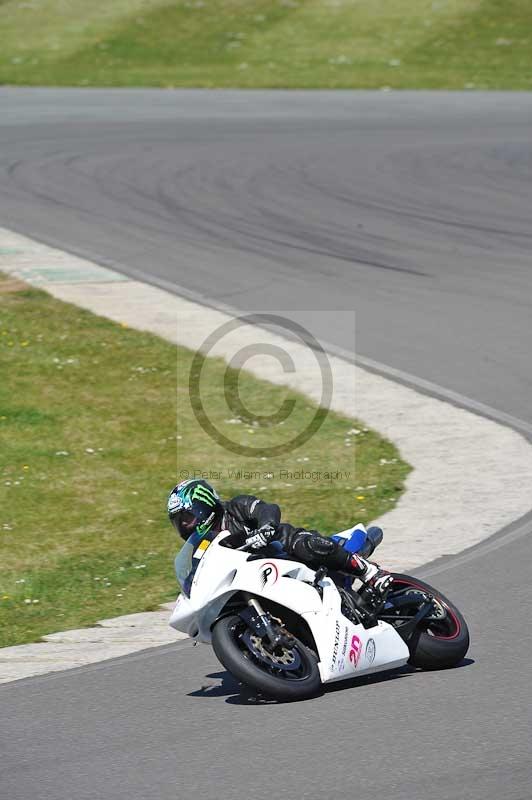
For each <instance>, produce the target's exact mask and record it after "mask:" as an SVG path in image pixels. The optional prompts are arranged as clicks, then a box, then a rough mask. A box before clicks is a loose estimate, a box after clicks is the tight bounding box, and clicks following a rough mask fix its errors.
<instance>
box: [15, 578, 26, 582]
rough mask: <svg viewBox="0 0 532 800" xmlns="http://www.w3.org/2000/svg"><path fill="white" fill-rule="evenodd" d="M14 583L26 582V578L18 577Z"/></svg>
mask: <svg viewBox="0 0 532 800" xmlns="http://www.w3.org/2000/svg"><path fill="white" fill-rule="evenodd" d="M15 583H26V579H25V578H19V579H18V581H15Z"/></svg>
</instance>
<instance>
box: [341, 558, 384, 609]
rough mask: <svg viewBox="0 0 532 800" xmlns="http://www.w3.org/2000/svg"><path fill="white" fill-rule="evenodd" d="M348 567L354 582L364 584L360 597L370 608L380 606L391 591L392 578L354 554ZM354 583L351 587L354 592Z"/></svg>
mask: <svg viewBox="0 0 532 800" xmlns="http://www.w3.org/2000/svg"><path fill="white" fill-rule="evenodd" d="M350 566H351V572H352V573H354V574H355V576H356V578H355V580H360V581H362V583H363V584H364V586H363V588H362V589H360V591H359V595H360V597H362V598H363V599H364V600H366V601H367V602H368V605H369V606H370V607H372V608H376V607H377V606H380V605H381V604H382V603H383V602H384V601H385V600H386V596H387V594H388V592H389V591H390V589H391V586H392V583H393V577H392V576H391V575H390V573H389V572H386V570H384V569H381V568H380V567H379V566H377V564H372V563H371V562H370V561H366V559H365V558H362V557H361V556H359V555H356V554H355V555H353V556H352V557H351V563H350ZM354 583H355V581H353V585H352V589H353V590H355V587H354Z"/></svg>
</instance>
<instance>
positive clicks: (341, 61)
mask: <svg viewBox="0 0 532 800" xmlns="http://www.w3.org/2000/svg"><path fill="white" fill-rule="evenodd" d="M352 63H353V62H352V61H351V59H350V58H348V57H347V56H344V55H340V56H333V57H332V58H330V59H329V64H333V65H334V66H337V65H338V66H342V65H347V64H352Z"/></svg>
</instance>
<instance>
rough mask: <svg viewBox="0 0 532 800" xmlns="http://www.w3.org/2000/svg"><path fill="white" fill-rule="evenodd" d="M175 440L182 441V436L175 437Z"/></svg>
mask: <svg viewBox="0 0 532 800" xmlns="http://www.w3.org/2000/svg"><path fill="white" fill-rule="evenodd" d="M175 438H176V439H182V438H183V437H182V436H176V437H175Z"/></svg>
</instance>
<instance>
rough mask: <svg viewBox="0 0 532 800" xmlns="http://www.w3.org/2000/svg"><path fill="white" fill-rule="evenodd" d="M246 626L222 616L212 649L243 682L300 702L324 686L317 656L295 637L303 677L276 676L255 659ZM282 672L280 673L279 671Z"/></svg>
mask: <svg viewBox="0 0 532 800" xmlns="http://www.w3.org/2000/svg"><path fill="white" fill-rule="evenodd" d="M246 630H247V625H246V624H245V622H244V621H243V620H242V619H241V618H240V617H239V616H238V615H236V614H235V615H232V616H228V617H222V619H219V620H218V622H216V624H215V625H214V628H213V629H212V646H213V649H214V652H215V653H216V656H217V658H218V660H219V661H220V662H221V663H222V664H223V666H224V667H225V668H226V669H227V670H228V671H229V672H231V673H232V674H233V675H234V676H235V678H236V679H237V680H239V681H241V682H242V683H245V684H247V685H248V686H252V687H253V688H254V689H258V690H259V691H260V692H263V693H264V694H266V695H269V696H271V697H275V698H277V699H278V700H301V699H303V698H305V697H309V696H310V695H313V694H316V692H317V691H318V690H319V689H320V687H321V677H320V671H319V669H318V659H317V658H316V655H315V653H314V652H313V651H312V650H310V649H309V648H308V647H306V646H305V645H304V644H303V643H302V642H300V641H299V639H296V638H295V637H294V648H295V649H297V653H298V655H299V657H300V659H301V664H302V669H301V675H300V676H296V675H294V676H289V675H290V673H288V672H287V673H286V676H287V677H284V676H283V675H282V674H279V675H277V674H273V673H274V671H275V670H273V669H272V670H270V669H268V666H267V665H266V664H264V663H262V662H261V661H259V660H257V659H256V657H254V655H253V653H252V652H251V650H250V649H249V647H248V646H247V645H246V644H245V642H244V641H243V639H242V634H243V633H244V632H245V631H246ZM279 673H281V670H279Z"/></svg>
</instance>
